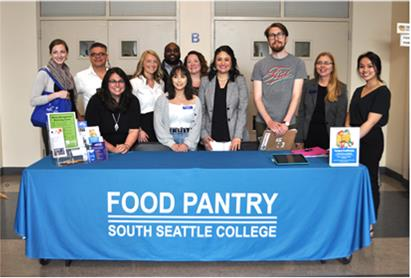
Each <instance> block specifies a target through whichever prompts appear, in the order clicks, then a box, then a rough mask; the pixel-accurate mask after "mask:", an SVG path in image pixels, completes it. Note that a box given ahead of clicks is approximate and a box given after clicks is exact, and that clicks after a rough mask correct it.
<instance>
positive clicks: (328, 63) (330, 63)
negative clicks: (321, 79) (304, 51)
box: [315, 61, 334, 66]
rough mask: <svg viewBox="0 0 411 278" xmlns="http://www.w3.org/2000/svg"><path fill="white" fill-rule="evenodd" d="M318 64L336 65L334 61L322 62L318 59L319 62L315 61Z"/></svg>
mask: <svg viewBox="0 0 411 278" xmlns="http://www.w3.org/2000/svg"><path fill="white" fill-rule="evenodd" d="M315 64H316V65H319V66H322V65H324V66H329V65H334V63H332V62H322V61H318V62H317V63H315Z"/></svg>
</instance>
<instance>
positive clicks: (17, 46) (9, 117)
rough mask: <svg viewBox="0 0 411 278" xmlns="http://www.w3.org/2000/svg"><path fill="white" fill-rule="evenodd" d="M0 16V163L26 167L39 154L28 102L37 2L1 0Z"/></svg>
mask: <svg viewBox="0 0 411 278" xmlns="http://www.w3.org/2000/svg"><path fill="white" fill-rule="evenodd" d="M0 18H1V42H0V43H1V48H0V51H1V54H0V61H1V63H0V67H1V70H0V72H1V75H0V84H1V87H0V100H1V102H0V107H1V131H2V132H1V141H0V142H1V146H2V147H1V155H2V162H3V165H2V166H3V167H25V166H27V165H29V164H31V163H33V162H34V161H36V160H37V159H39V158H40V157H41V149H40V146H41V145H40V143H41V139H40V132H39V129H38V128H33V127H32V126H31V124H30V115H31V112H32V108H31V106H30V105H29V101H30V96H31V88H32V84H33V79H34V76H35V74H36V72H37V68H38V65H37V61H38V48H37V42H38V40H37V29H36V26H37V18H36V2H1V16H0Z"/></svg>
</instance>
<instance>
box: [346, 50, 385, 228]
mask: <svg viewBox="0 0 411 278" xmlns="http://www.w3.org/2000/svg"><path fill="white" fill-rule="evenodd" d="M357 71H358V74H359V75H360V77H361V78H362V79H363V80H364V81H365V85H363V86H361V87H358V88H357V89H356V90H355V91H354V94H353V96H352V98H351V103H350V109H349V113H348V114H347V117H346V120H345V125H346V126H347V127H349V126H353V127H360V138H361V141H360V163H361V164H364V165H365V166H367V168H368V172H369V174H370V178H371V186H372V194H373V200H374V209H375V216H376V217H377V216H378V207H379V204H380V189H379V178H378V169H379V163H380V159H381V157H382V153H383V151H384V134H383V132H382V127H383V126H385V125H386V124H387V123H388V112H389V109H390V101H391V92H390V90H389V89H388V87H387V86H386V85H385V84H384V82H383V81H382V79H381V77H380V75H381V59H380V57H378V55H377V54H375V53H373V52H367V53H364V54H362V55H360V56H359V57H358V60H357ZM370 232H371V235H372V233H373V230H372V229H371V231H370Z"/></svg>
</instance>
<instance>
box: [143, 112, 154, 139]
mask: <svg viewBox="0 0 411 278" xmlns="http://www.w3.org/2000/svg"><path fill="white" fill-rule="evenodd" d="M140 119H141V128H142V129H143V130H144V131H145V132H146V133H147V135H148V142H158V140H157V137H156V133H155V131H154V112H148V113H145V114H141V116H140Z"/></svg>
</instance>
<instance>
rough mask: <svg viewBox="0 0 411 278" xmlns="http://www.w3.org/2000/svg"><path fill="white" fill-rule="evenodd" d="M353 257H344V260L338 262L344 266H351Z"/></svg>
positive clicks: (340, 259)
mask: <svg viewBox="0 0 411 278" xmlns="http://www.w3.org/2000/svg"><path fill="white" fill-rule="evenodd" d="M351 259H352V255H350V256H347V257H344V258H339V259H338V261H339V262H340V263H342V264H349V263H351Z"/></svg>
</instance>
